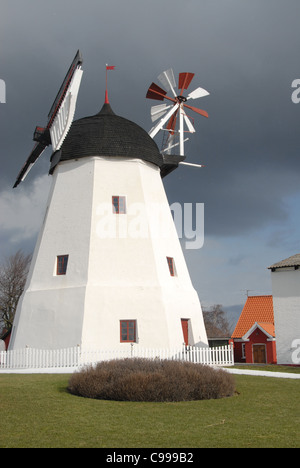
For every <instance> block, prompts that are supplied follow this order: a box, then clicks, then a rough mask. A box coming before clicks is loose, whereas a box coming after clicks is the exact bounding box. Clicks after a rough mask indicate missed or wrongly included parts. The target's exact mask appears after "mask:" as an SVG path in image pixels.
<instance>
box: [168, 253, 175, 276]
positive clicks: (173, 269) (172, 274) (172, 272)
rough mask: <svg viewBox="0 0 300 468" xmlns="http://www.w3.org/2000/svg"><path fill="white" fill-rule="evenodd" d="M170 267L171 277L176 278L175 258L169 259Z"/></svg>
mask: <svg viewBox="0 0 300 468" xmlns="http://www.w3.org/2000/svg"><path fill="white" fill-rule="evenodd" d="M167 262H168V267H169V271H170V275H171V276H176V269H175V261H174V258H173V257H167Z"/></svg>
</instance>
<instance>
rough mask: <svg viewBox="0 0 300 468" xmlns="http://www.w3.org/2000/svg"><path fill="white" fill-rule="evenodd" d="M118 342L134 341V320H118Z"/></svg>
mask: <svg viewBox="0 0 300 468" xmlns="http://www.w3.org/2000/svg"><path fill="white" fill-rule="evenodd" d="M120 342H121V343H135V342H136V320H120Z"/></svg>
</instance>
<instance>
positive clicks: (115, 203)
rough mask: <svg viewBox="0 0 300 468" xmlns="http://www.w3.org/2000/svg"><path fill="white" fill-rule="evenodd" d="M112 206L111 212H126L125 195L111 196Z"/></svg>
mask: <svg viewBox="0 0 300 468" xmlns="http://www.w3.org/2000/svg"><path fill="white" fill-rule="evenodd" d="M112 207H113V213H115V214H125V213H126V197H119V196H113V197H112Z"/></svg>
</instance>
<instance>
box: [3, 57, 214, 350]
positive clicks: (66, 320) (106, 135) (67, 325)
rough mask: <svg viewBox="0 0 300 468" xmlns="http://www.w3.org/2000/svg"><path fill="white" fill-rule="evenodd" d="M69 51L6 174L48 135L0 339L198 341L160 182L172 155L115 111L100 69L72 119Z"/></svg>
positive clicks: (108, 343) (39, 343)
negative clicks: (43, 180)
mask: <svg viewBox="0 0 300 468" xmlns="http://www.w3.org/2000/svg"><path fill="white" fill-rule="evenodd" d="M81 63H82V60H81V57H80V54H78V55H77V56H76V57H75V59H74V61H73V63H72V65H71V68H70V69H69V71H68V73H67V76H66V78H65V80H64V82H63V84H62V86H61V89H60V90H59V93H58V95H57V98H56V99H55V101H54V104H53V106H52V108H51V110H50V113H49V116H48V119H49V120H48V124H47V126H46V128H45V129H40V130H36V132H35V133H36V136H35V139H36V140H37V145H36V146H35V148H34V150H33V152H32V153H31V155H30V157H29V158H28V160H27V161H26V164H25V166H24V168H23V169H22V171H21V173H20V174H19V176H18V179H17V182H16V184H18V183H19V182H20V181H21V180H22V179H23V178H24V176H25V175H26V172H27V171H28V169H29V168H30V166H31V165H32V164H33V163H34V162H35V161H36V159H37V158H38V156H39V155H40V154H41V152H42V151H43V149H44V148H45V147H46V146H47V145H48V144H50V142H51V143H52V146H53V151H54V153H53V154H52V156H51V158H50V170H49V174H50V175H51V176H52V177H51V179H52V180H51V187H50V190H49V197H48V200H47V206H46V210H45V216H44V218H43V223H42V226H41V230H40V233H39V235H38V238H37V242H36V246H35V249H34V253H33V260H32V263H31V266H30V270H29V273H28V276H27V282H26V286H25V288H24V292H23V294H22V297H21V298H20V300H19V302H18V307H17V311H16V315H15V319H14V323H13V329H12V337H11V340H10V344H9V347H10V348H9V349H24V348H26V347H29V348H35V349H67V348H74V347H75V346H77V345H80V346H81V347H82V349H87V350H99V349H103V350H104V349H107V350H116V349H121V350H125V352H126V350H127V352H129V353H131V350H132V346H133V345H134V346H135V347H138V346H139V347H141V348H152V349H153V348H164V349H165V348H169V349H174V348H175V347H178V346H180V347H181V346H182V343H183V342H184V343H185V344H186V345H197V346H207V344H208V340H207V335H206V331H205V325H204V321H203V315H202V309H201V304H200V301H199V297H198V294H197V292H196V290H195V289H194V287H193V284H192V282H191V279H190V276H189V272H188V268H187V266H186V262H185V258H184V255H183V252H182V248H181V244H180V242H179V239H178V234H177V230H176V226H175V224H174V219H173V216H172V213H171V210H170V206H169V202H168V198H167V195H166V192H165V189H164V185H163V178H164V177H166V176H167V175H168V174H170V173H171V172H172V171H173V170H175V169H176V168H177V167H178V161H182V160H183V159H184V157H174V155H171V156H167V155H165V156H163V155H162V154H161V152H160V150H159V148H158V146H157V144H156V143H155V141H154V139H153V138H151V136H150V135H149V134H148V132H147V131H146V130H144V129H143V128H142V127H140V126H139V125H137V124H136V123H134V122H132V121H130V120H128V119H126V118H124V117H121V116H119V115H117V114H115V112H114V111H113V109H112V108H111V106H110V103H109V100H108V93H107V73H106V90H105V101H104V104H103V106H102V108H101V110H100V111H99V112H97V114H95V115H90V116H86V117H83V118H80V119H78V120H74V121H73V122H72V119H73V115H74V110H75V102H76V96H77V93H78V88H79V83H80V79H81V74H82V71H81V67H80V65H81ZM113 69H114V66H110V65H106V71H107V70H113ZM188 80H190V77H189V76H188ZM185 86H187V80H185V83H183V89H184V88H185ZM198 94H199V92H198ZM182 102H183V103H185V102H184V101H182ZM176 104H177V101H176ZM140 207H141V209H142V211H141V212H140ZM99 266H101V267H99Z"/></svg>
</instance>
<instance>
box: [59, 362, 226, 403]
mask: <svg viewBox="0 0 300 468" xmlns="http://www.w3.org/2000/svg"><path fill="white" fill-rule="evenodd" d="M68 390H69V392H70V393H72V394H74V395H78V396H82V397H86V398H95V399H100V400H116V401H160V402H162V401H166V402H167V401H190V400H208V399H217V398H224V397H229V396H232V395H233V394H234V391H235V382H234V379H233V377H232V375H231V374H228V373H227V372H226V371H224V370H221V369H214V368H211V367H209V366H204V365H201V364H193V363H189V362H180V361H167V360H162V361H159V360H149V359H139V358H136V359H120V360H113V361H108V362H107V361H106V362H101V363H98V364H97V365H96V366H88V367H86V368H84V369H83V370H81V371H80V372H76V373H74V374H73V375H72V376H71V378H70V380H69V385H68Z"/></svg>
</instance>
